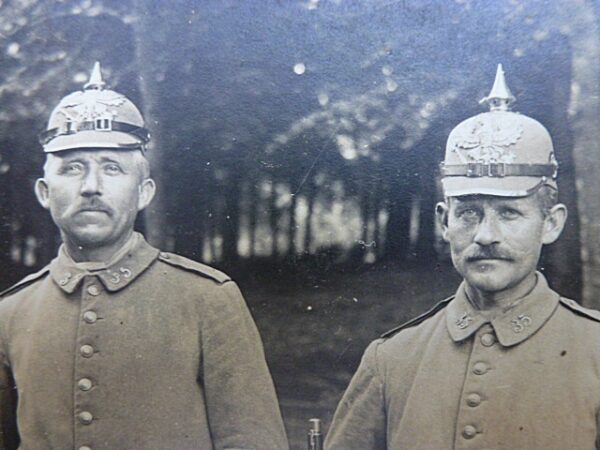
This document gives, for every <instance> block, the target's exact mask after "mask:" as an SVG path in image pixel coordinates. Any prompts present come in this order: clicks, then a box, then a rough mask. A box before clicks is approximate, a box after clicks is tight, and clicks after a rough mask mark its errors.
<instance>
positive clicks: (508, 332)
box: [446, 272, 559, 347]
mask: <svg viewBox="0 0 600 450" xmlns="http://www.w3.org/2000/svg"><path fill="white" fill-rule="evenodd" d="M536 275H537V281H536V285H535V287H534V288H533V290H532V291H531V292H530V293H529V294H527V295H526V296H525V297H523V298H522V299H521V301H519V302H518V303H517V304H516V305H515V306H513V307H511V308H510V309H508V310H507V311H505V312H504V313H502V314H500V315H499V316H496V317H495V318H494V319H492V320H491V322H490V321H489V320H488V319H487V318H485V317H484V316H483V315H481V313H480V312H479V310H477V309H476V308H475V307H474V306H473V305H472V304H471V302H469V300H468V298H467V294H466V291H465V282H464V281H463V283H462V284H461V285H460V287H459V288H458V291H457V292H456V297H455V298H454V300H453V301H452V302H451V303H450V304H449V305H448V309H447V315H446V326H447V327H448V332H449V333H450V336H451V337H452V339H453V340H454V341H455V342H458V341H462V340H464V339H467V338H468V337H469V336H471V335H472V334H473V333H475V332H476V331H477V330H478V329H479V328H480V327H481V326H482V325H483V324H485V323H491V325H492V327H493V328H494V331H495V333H496V336H497V337H498V341H499V342H500V343H501V344H502V345H503V346H505V347H508V346H511V345H516V344H519V343H520V342H523V341H524V340H526V339H527V338H529V337H530V336H532V335H533V334H535V332H536V331H538V330H539V329H540V328H541V327H542V326H543V325H544V324H545V323H546V321H548V319H550V317H551V316H552V314H553V313H554V311H555V310H556V307H557V306H558V300H559V295H558V294H557V293H556V292H554V291H553V290H552V289H550V287H549V286H548V282H547V281H546V278H544V276H543V275H542V274H541V273H539V272H536Z"/></svg>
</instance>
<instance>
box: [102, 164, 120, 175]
mask: <svg viewBox="0 0 600 450" xmlns="http://www.w3.org/2000/svg"><path fill="white" fill-rule="evenodd" d="M104 172H105V173H107V174H108V175H118V174H120V173H123V171H122V170H121V166H119V165H118V164H116V163H108V164H105V165H104Z"/></svg>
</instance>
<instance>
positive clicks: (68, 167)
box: [60, 161, 84, 175]
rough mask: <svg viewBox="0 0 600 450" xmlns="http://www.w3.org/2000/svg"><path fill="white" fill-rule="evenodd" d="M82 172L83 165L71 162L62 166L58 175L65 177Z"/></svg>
mask: <svg viewBox="0 0 600 450" xmlns="http://www.w3.org/2000/svg"><path fill="white" fill-rule="evenodd" d="M83 170H84V167H83V164H81V163H80V162H76V161H73V162H70V163H67V164H65V165H64V166H62V168H61V170H60V173H61V174H65V175H79V174H80V173H82V172H83Z"/></svg>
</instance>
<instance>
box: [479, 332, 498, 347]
mask: <svg viewBox="0 0 600 450" xmlns="http://www.w3.org/2000/svg"><path fill="white" fill-rule="evenodd" d="M495 342H496V338H495V337H494V335H493V334H490V333H488V334H484V335H483V336H481V343H482V344H483V346H484V347H491V346H492V345H494V343H495Z"/></svg>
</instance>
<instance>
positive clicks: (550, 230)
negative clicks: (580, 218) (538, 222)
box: [542, 203, 567, 244]
mask: <svg viewBox="0 0 600 450" xmlns="http://www.w3.org/2000/svg"><path fill="white" fill-rule="evenodd" d="M566 221H567V207H566V206H565V205H563V204H562V203H558V204H556V205H554V206H553V207H552V209H550V211H549V212H548V214H547V215H546V217H545V218H544V230H543V233H542V243H543V244H552V243H553V242H554V241H556V240H557V239H558V237H559V236H560V234H561V233H562V230H563V228H564V227H565V222H566Z"/></svg>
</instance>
